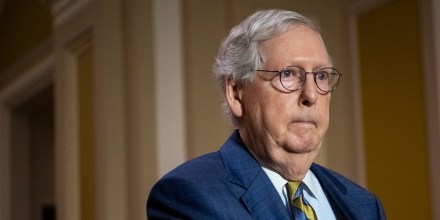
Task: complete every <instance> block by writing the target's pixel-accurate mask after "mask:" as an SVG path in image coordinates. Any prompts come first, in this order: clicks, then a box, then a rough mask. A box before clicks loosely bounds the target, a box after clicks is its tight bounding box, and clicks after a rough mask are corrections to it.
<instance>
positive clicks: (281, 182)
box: [262, 167, 319, 198]
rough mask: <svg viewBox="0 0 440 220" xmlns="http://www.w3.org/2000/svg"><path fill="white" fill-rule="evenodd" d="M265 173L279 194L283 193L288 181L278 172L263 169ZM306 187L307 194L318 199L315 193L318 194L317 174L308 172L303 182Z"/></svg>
mask: <svg viewBox="0 0 440 220" xmlns="http://www.w3.org/2000/svg"><path fill="white" fill-rule="evenodd" d="M262 168H263V170H264V172H265V173H266V174H267V176H269V179H270V181H271V182H272V184H273V185H274V186H275V188H276V190H277V191H278V192H281V191H283V188H284V186H285V185H286V184H287V182H288V181H287V180H286V179H284V178H283V177H282V176H281V175H280V174H278V173H277V172H275V171H273V170H270V169H268V168H266V167H262ZM302 181H303V183H304V184H305V186H306V187H304V189H305V190H306V191H307V193H308V194H309V195H310V196H311V197H314V198H316V196H315V193H314V192H317V187H318V186H317V184H319V183H317V181H318V179H317V178H316V176H315V174H313V172H312V171H310V170H308V171H307V173H306V175H305V177H304V179H303V180H302Z"/></svg>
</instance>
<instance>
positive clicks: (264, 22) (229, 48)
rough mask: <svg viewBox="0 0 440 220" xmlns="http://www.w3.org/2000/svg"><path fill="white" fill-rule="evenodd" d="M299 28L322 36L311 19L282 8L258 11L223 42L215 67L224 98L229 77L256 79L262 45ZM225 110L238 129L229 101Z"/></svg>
mask: <svg viewBox="0 0 440 220" xmlns="http://www.w3.org/2000/svg"><path fill="white" fill-rule="evenodd" d="M298 25H304V26H307V27H309V28H311V29H312V30H314V31H316V32H318V33H319V30H318V27H317V26H316V25H315V24H314V23H313V22H312V21H311V20H310V19H308V18H306V17H304V16H302V15H301V14H298V13H296V12H292V11H285V10H278V9H272V10H263V11H258V12H256V13H254V14H253V15H251V16H249V17H248V18H246V19H245V20H244V21H242V22H241V23H240V24H239V25H237V26H235V27H234V28H232V30H231V32H230V33H229V36H228V37H226V38H225V39H224V40H223V41H222V43H221V46H220V48H219V51H218V54H217V57H216V59H215V63H214V65H213V71H214V75H215V80H216V82H217V84H218V86H219V87H220V89H221V90H222V92H223V95H224V94H225V87H226V79H227V78H229V77H232V79H233V80H234V81H240V82H243V83H246V82H249V81H251V80H252V79H253V78H254V77H255V70H257V69H258V68H259V66H260V63H261V61H262V57H261V55H260V54H259V52H258V45H259V43H260V42H262V41H265V40H269V39H272V38H275V37H277V36H278V35H280V34H282V33H285V32H287V31H289V30H290V29H291V28H292V27H294V26H298ZM223 110H224V113H225V115H226V116H227V118H229V120H230V121H231V122H232V124H233V125H235V126H237V119H236V118H235V117H233V115H232V113H231V111H230V108H229V106H228V105H227V103H226V101H224V103H223Z"/></svg>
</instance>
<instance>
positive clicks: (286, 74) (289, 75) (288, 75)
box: [281, 70, 293, 78]
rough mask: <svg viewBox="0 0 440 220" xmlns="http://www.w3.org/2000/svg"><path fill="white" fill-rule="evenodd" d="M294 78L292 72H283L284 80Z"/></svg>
mask: <svg viewBox="0 0 440 220" xmlns="http://www.w3.org/2000/svg"><path fill="white" fill-rule="evenodd" d="M292 76H293V72H292V70H283V71H282V72H281V77H282V78H289V77H292Z"/></svg>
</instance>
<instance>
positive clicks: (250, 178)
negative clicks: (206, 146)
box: [220, 131, 290, 219]
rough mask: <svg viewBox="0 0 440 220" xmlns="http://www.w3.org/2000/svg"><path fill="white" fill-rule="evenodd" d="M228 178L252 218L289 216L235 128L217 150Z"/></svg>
mask: <svg viewBox="0 0 440 220" xmlns="http://www.w3.org/2000/svg"><path fill="white" fill-rule="evenodd" d="M220 152H221V155H222V159H223V163H224V165H225V169H226V172H227V174H228V177H227V179H228V181H229V182H231V183H233V184H235V185H237V186H239V189H236V190H235V191H236V192H237V197H238V198H240V199H241V200H242V201H243V204H244V205H245V206H246V208H247V210H248V211H249V213H250V214H251V215H252V216H253V217H254V218H256V219H289V218H290V217H289V213H288V210H287V208H286V207H285V206H284V204H283V202H282V200H281V199H280V196H279V194H278V192H277V191H276V189H275V187H274V186H273V184H272V182H271V181H270V179H269V177H268V176H267V175H266V173H265V172H264V171H263V169H262V168H261V166H260V164H259V163H258V162H257V161H256V160H255V159H254V158H253V157H252V156H251V154H250V152H249V151H248V150H247V149H246V147H245V145H244V143H243V142H242V140H241V138H240V136H239V134H238V132H237V131H235V132H234V133H233V134H232V135H231V137H230V138H229V139H228V141H227V142H226V143H225V145H224V146H223V147H222V148H221V149H220Z"/></svg>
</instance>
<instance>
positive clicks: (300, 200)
mask: <svg viewBox="0 0 440 220" xmlns="http://www.w3.org/2000/svg"><path fill="white" fill-rule="evenodd" d="M303 188H304V183H303V182H288V183H287V190H288V194H289V203H290V210H291V213H292V217H293V219H295V220H317V219H318V218H317V217H316V213H315V210H313V207H312V206H311V205H310V203H308V202H307V200H306V199H305V198H304V195H303Z"/></svg>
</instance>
